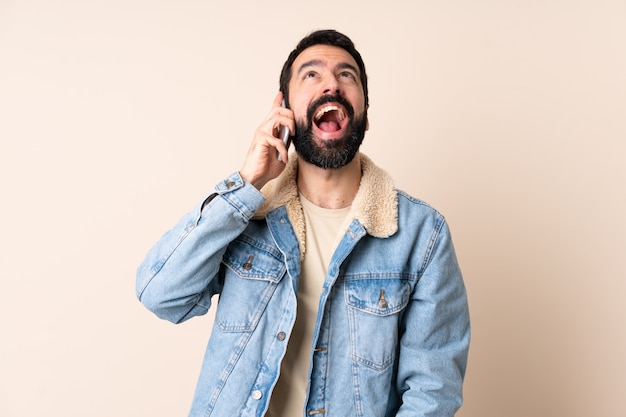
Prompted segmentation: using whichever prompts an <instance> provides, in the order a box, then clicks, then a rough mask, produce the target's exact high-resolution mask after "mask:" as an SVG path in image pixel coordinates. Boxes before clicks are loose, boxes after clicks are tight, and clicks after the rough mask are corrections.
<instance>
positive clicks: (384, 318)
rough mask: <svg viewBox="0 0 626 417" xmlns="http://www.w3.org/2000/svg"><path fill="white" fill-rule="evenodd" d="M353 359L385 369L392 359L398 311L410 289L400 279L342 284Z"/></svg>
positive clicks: (404, 281)
mask: <svg viewBox="0 0 626 417" xmlns="http://www.w3.org/2000/svg"><path fill="white" fill-rule="evenodd" d="M344 288H345V290H344V297H345V302H346V304H347V307H348V318H349V321H350V345H351V346H350V349H351V353H352V359H353V360H354V361H356V362H357V363H359V364H361V365H364V366H367V367H369V368H372V369H374V370H384V369H386V368H387V367H389V365H391V364H392V363H393V361H394V359H395V355H396V351H397V348H398V342H399V340H398V335H399V328H398V327H399V324H400V314H399V313H400V312H401V311H402V310H404V308H405V307H406V306H407V305H408V303H409V298H410V294H411V288H410V285H409V282H408V281H406V280H402V279H396V278H389V279H360V280H349V281H346V282H345V287H344Z"/></svg>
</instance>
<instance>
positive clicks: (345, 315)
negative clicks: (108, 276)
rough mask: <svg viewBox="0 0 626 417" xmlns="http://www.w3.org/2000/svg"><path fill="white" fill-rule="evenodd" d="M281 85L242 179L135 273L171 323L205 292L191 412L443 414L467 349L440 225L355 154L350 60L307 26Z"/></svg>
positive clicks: (464, 320) (448, 412)
mask: <svg viewBox="0 0 626 417" xmlns="http://www.w3.org/2000/svg"><path fill="white" fill-rule="evenodd" d="M280 87H281V93H279V94H278V95H277V96H276V98H275V100H274V104H273V108H272V110H271V111H270V113H269V114H268V116H267V118H266V119H265V121H264V122H263V123H262V124H261V125H260V126H259V128H258V129H257V130H256V132H255V135H254V138H253V140H252V145H251V147H250V150H249V152H248V155H247V157H246V160H245V162H244V164H243V167H242V168H241V170H240V171H239V172H235V173H233V174H231V175H230V176H228V177H227V178H226V179H225V180H224V181H222V182H220V183H218V184H217V185H216V186H215V187H214V189H213V190H212V192H211V193H210V195H209V197H207V198H206V199H205V200H203V201H202V202H201V203H199V204H198V206H197V207H196V208H195V209H194V210H193V211H192V212H191V213H189V214H188V215H186V216H184V217H183V218H182V219H181V220H180V221H179V223H178V224H177V225H176V226H175V227H174V228H173V229H172V230H170V231H169V232H168V233H167V234H165V235H164V236H163V237H162V238H161V240H160V241H159V242H158V243H157V244H156V246H155V247H154V248H152V250H151V251H150V252H149V253H148V255H147V257H146V259H145V260H144V262H143V263H142V265H141V266H140V267H139V269H138V273H137V294H138V297H139V298H140V300H141V301H142V302H143V303H144V304H145V305H146V306H147V307H148V308H149V309H150V310H152V311H153V312H154V313H156V314H157V315H158V316H159V317H161V318H164V319H167V320H170V321H172V322H175V323H179V322H182V321H184V320H187V319H189V318H191V317H193V316H197V315H201V314H205V313H206V312H207V311H208V309H209V307H210V305H211V301H212V300H211V297H212V296H213V295H215V294H219V302H218V305H217V311H216V317H215V322H214V325H213V330H212V334H211V338H210V341H209V344H208V347H207V351H206V354H205V358H204V362H203V366H202V370H201V374H200V378H199V382H198V385H197V389H196V394H195V397H194V401H193V404H192V408H191V412H190V416H205V417H207V416H219V417H234V416H264V415H265V416H271V417H293V416H318V415H319V416H324V417H347V416H363V417H379V416H380V417H390V416H412V417H415V416H437V417H443V416H452V415H454V413H455V411H456V410H457V409H458V408H459V407H460V405H461V402H462V395H461V388H462V381H463V377H464V374H465V368H466V363H467V351H468V346H469V314H468V308H467V299H466V293H465V289H464V285H463V281H462V277H461V272H460V270H459V266H458V264H457V261H456V257H455V254H454V249H453V246H452V241H451V238H450V233H449V230H448V227H447V225H446V222H445V220H444V218H443V217H442V216H441V215H440V214H439V213H438V212H437V211H435V210H434V209H432V208H430V207H429V206H427V205H426V204H424V203H423V202H421V201H419V200H416V199H414V198H412V197H410V196H408V195H406V194H405V193H403V192H401V191H398V190H396V189H395V188H394V187H393V185H392V182H391V179H390V178H389V176H388V175H387V174H386V173H385V172H384V171H382V170H381V169H380V168H378V167H377V166H376V165H374V164H373V162H372V161H371V160H370V159H369V158H367V157H366V156H365V155H363V154H361V153H360V152H359V146H360V144H361V142H362V140H363V137H364V135H365V131H366V130H367V123H368V121H367V108H368V93H367V76H366V72H365V66H364V64H363V60H362V59H361V56H360V54H359V53H358V51H357V50H356V49H355V48H354V45H353V43H352V41H351V40H350V39H349V38H347V37H346V36H345V35H343V34H341V33H338V32H336V31H332V30H324V31H317V32H314V33H312V34H310V35H309V36H307V37H305V38H304V39H303V40H302V41H300V43H299V44H298V46H297V47H296V49H295V50H294V51H293V52H292V53H291V54H290V55H289V58H288V59H287V61H286V62H285V65H284V67H283V71H282V74H281V77H280ZM283 94H284V99H285V102H286V103H287V107H282V106H281V102H282V99H283ZM281 125H283V126H287V127H288V128H289V131H290V132H291V134H293V144H294V147H295V151H296V152H295V154H292V155H291V156H290V155H288V152H287V148H286V147H285V145H284V144H283V142H282V141H281V140H280V139H278V137H277V136H278V130H279V127H280V126H281ZM279 155H280V157H281V159H282V161H285V162H286V164H285V163H283V162H282V161H281V160H279V158H278V156H279ZM259 190H261V191H259Z"/></svg>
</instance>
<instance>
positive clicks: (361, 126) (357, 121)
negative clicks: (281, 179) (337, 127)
mask: <svg viewBox="0 0 626 417" xmlns="http://www.w3.org/2000/svg"><path fill="white" fill-rule="evenodd" d="M330 102H336V103H339V104H341V105H342V106H343V107H345V109H346V112H347V114H348V120H349V123H348V127H347V130H346V134H345V135H344V136H343V137H341V138H339V139H333V140H319V139H318V138H316V137H315V136H314V134H313V115H314V113H315V111H316V109H318V108H319V106H321V105H322V104H325V103H330ZM366 129H367V115H366V112H363V113H362V114H360V115H358V116H357V117H356V118H355V116H354V108H353V107H352V105H351V104H350V103H349V102H348V101H347V100H345V99H344V98H343V97H341V96H338V95H327V96H322V97H320V98H319V99H317V100H315V101H314V102H313V103H311V104H310V105H309V108H308V110H307V122H306V123H302V122H300V121H296V134H295V136H294V137H293V144H294V147H295V149H296V152H297V153H298V155H299V156H300V158H302V159H303V160H304V161H306V162H308V163H310V164H313V165H315V166H317V167H319V168H323V169H337V168H341V167H343V166H344V165H346V164H348V163H350V162H351V161H352V160H353V159H354V157H355V156H356V154H357V152H358V151H359V148H360V147H361V143H362V142H363V138H364V137H365V131H366ZM316 139H317V140H316Z"/></svg>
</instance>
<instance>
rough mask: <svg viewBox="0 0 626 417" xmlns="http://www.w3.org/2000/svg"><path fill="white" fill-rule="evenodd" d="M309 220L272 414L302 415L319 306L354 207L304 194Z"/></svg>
mask: <svg viewBox="0 0 626 417" xmlns="http://www.w3.org/2000/svg"><path fill="white" fill-rule="evenodd" d="M300 202H301V203H302V208H303V210H304V219H305V224H306V242H305V247H306V251H305V254H304V260H303V262H302V271H301V274H300V282H299V286H298V310H297V316H296V323H295V325H294V329H293V334H292V335H291V338H290V339H289V344H288V345H287V353H286V355H285V358H284V360H283V363H282V366H281V373H280V377H279V379H278V383H277V385H276V388H275V389H274V393H273V394H272V399H271V400H270V407H269V413H268V417H295V416H301V415H302V410H303V409H304V401H305V399H306V391H307V387H308V376H309V361H310V356H311V349H313V347H312V346H311V343H312V339H313V330H314V327H315V319H316V318H317V309H318V304H319V300H320V294H321V292H322V286H323V285H324V278H325V277H326V273H327V271H328V265H329V264H330V258H331V257H332V255H333V252H334V251H335V245H336V244H337V242H338V239H337V238H338V235H339V233H340V227H341V225H342V224H343V222H344V220H345V218H346V216H347V215H348V213H349V212H350V207H346V208H342V209H336V210H335V209H325V208H322V207H318V206H316V205H315V204H313V203H311V202H310V201H308V200H307V199H306V198H304V196H303V195H302V194H300Z"/></svg>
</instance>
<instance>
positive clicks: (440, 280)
mask: <svg viewBox="0 0 626 417" xmlns="http://www.w3.org/2000/svg"><path fill="white" fill-rule="evenodd" d="M403 326H404V329H403V330H404V332H403V335H402V337H401V340H400V363H399V367H398V379H397V389H398V391H399V392H400V393H401V395H402V406H401V407H400V409H399V410H398V413H397V417H408V416H411V417H416V416H420V417H452V416H453V415H454V413H455V412H456V411H457V410H458V408H459V407H460V406H461V403H462V401H463V397H462V384H463V378H464V376H465V370H466V367H467V354H468V349H469V342H470V323H469V309H468V305H467V295H466V292H465V286H464V284H463V278H462V276H461V271H460V269H459V265H458V263H457V260H456V255H455V253H454V247H453V245H452V240H451V237H450V232H449V230H448V227H447V225H446V223H445V221H443V222H442V223H441V227H440V229H439V230H438V232H437V235H436V240H435V241H434V244H433V248H432V251H431V255H430V260H429V261H428V264H427V266H426V269H425V270H424V273H423V275H422V276H421V278H420V280H419V281H418V283H417V285H416V287H415V289H414V291H413V295H412V299H411V303H410V305H409V307H408V309H407V312H406V315H405V316H404V318H403Z"/></svg>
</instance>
